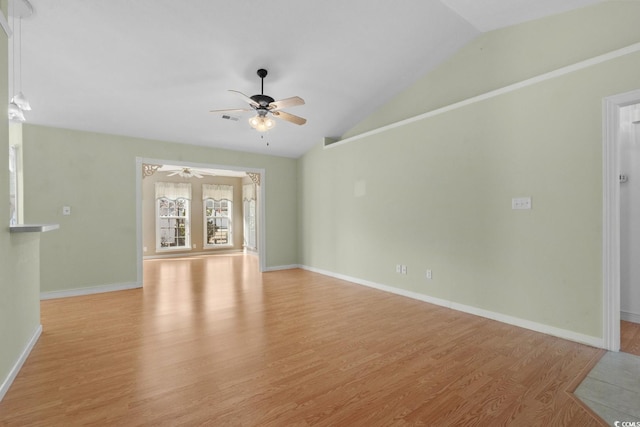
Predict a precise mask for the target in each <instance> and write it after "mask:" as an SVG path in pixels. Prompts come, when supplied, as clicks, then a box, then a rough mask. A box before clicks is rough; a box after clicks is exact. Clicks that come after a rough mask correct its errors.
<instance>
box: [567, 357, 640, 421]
mask: <svg viewBox="0 0 640 427" xmlns="http://www.w3.org/2000/svg"><path fill="white" fill-rule="evenodd" d="M574 394H575V395H576V396H577V397H578V398H579V399H580V400H582V401H583V402H584V403H585V404H587V406H589V407H590V408H591V409H592V410H593V411H594V412H595V413H596V414H598V415H600V417H601V418H602V419H603V420H605V421H606V422H607V423H609V425H611V426H614V425H616V424H615V422H616V421H620V422H624V421H632V422H633V421H635V422H636V423H638V425H640V356H634V355H632V354H628V353H614V352H607V353H606V354H605V355H604V356H603V357H602V359H600V361H599V362H598V363H597V364H596V366H594V368H593V369H592V370H591V372H589V374H588V375H587V377H586V378H585V379H584V380H583V381H582V383H580V385H579V386H578V388H577V389H576V391H575V393H574ZM618 425H621V424H618Z"/></svg>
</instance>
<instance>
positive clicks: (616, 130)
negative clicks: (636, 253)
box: [602, 90, 640, 351]
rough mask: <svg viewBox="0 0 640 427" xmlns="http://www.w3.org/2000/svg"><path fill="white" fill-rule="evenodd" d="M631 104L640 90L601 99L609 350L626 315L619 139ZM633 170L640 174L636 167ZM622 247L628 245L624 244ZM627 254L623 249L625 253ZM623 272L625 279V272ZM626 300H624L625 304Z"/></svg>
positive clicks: (605, 315)
mask: <svg viewBox="0 0 640 427" xmlns="http://www.w3.org/2000/svg"><path fill="white" fill-rule="evenodd" d="M635 104H640V90H636V91H632V92H627V93H624V94H619V95H614V96H611V97H608V98H605V99H604V101H603V130H604V135H603V169H602V170H603V248H602V249H603V250H602V272H603V344H604V348H606V349H607V350H610V351H619V350H620V329H621V327H620V326H621V321H626V320H624V319H621V317H625V316H627V315H626V314H625V316H621V276H622V275H623V274H622V268H626V265H627V263H626V260H625V262H624V263H623V262H622V256H623V253H622V250H623V247H622V246H621V243H625V244H626V243H627V242H626V241H624V242H623V241H622V238H621V230H622V227H623V226H626V225H623V220H626V216H627V213H625V215H624V217H621V210H622V209H621V206H622V205H621V204H622V198H621V186H622V185H624V184H626V182H624V181H625V178H626V180H627V182H628V180H629V174H630V172H624V171H623V166H622V161H621V157H622V155H621V149H622V147H623V146H624V145H626V144H627V142H626V141H624V142H623V137H625V134H624V133H625V131H624V129H625V127H627V126H628V125H631V124H628V123H625V124H624V125H623V123H622V121H623V120H625V121H628V117H629V116H630V111H631V110H632V106H634V105H635ZM633 126H640V125H637V124H633ZM625 162H626V160H625ZM625 165H626V163H625ZM635 172H636V173H638V176H639V177H640V170H636V171H635ZM625 191H626V190H625ZM627 202H628V201H627V200H625V203H627ZM625 209H627V207H626V206H625ZM625 232H626V231H625ZM625 239H627V237H626V236H625ZM624 250H625V251H628V250H629V248H628V247H627V246H625V248H624ZM628 255H629V254H628V253H627V252H625V253H624V256H625V257H626V256H628ZM624 274H625V280H627V277H626V276H628V272H627V271H625V273H624ZM639 295H640V293H639ZM625 298H627V296H626V295H625ZM626 304H627V301H625V307H626ZM639 304H640V302H639ZM631 314H632V313H631Z"/></svg>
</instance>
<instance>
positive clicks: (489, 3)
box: [8, 0, 603, 157]
mask: <svg viewBox="0 0 640 427" xmlns="http://www.w3.org/2000/svg"><path fill="white" fill-rule="evenodd" d="M18 1H21V0H18ZM29 1H30V3H31V4H32V5H33V7H34V9H35V14H33V15H32V16H30V17H28V18H24V19H23V20H22V43H21V44H22V82H21V84H20V82H18V85H19V86H21V89H22V91H23V92H24V94H25V95H26V96H27V98H28V99H29V101H30V103H31V106H32V108H33V110H32V111H30V112H27V121H28V122H29V123H35V124H41V125H46V126H54V127H63V128H70V129H79V130H87V131H95V132H103V133H110V134H117V135H127V136H134V137H141V138H149V139H155V140H163V141H174V142H180V143H189V144H197V145H204V146H211V147H222V148H228V149H232V150H240V151H249V152H257V153H266V154H273V155H280V156H288V157H298V156H300V155H302V154H304V153H305V152H306V151H307V150H309V148H310V147H311V146H313V145H315V144H318V143H320V142H321V141H322V138H323V137H339V136H340V135H342V134H343V133H344V132H345V131H347V130H348V129H350V128H351V127H353V126H354V125H355V124H357V123H358V122H359V121H360V120H362V119H363V118H364V117H366V116H367V115H368V114H369V113H371V112H373V111H374V110H375V109H376V108H378V107H379V106H381V105H382V104H384V103H385V102H386V101H388V100H389V99H391V97H393V96H394V95H395V94H397V93H399V92H400V91H401V90H403V89H405V88H406V87H408V86H409V85H410V84H411V83H413V82H414V81H416V80H417V79H418V78H419V77H420V76H422V75H424V74H425V73H427V72H428V71H429V70H430V69H432V68H434V67H435V66H437V65H438V64H439V63H440V62H442V61H443V60H444V59H446V58H447V57H449V56H451V55H452V54H453V53H455V52H456V50H458V49H459V48H460V47H462V46H463V45H465V44H466V43H468V42H469V41H471V40H473V39H474V38H475V37H477V36H478V35H480V34H481V33H482V32H485V31H491V30H493V29H497V28H501V27H505V26H509V25H514V24H517V23H521V22H524V21H528V20H531V19H536V18H540V17H543V16H546V15H551V14H556V13H560V12H564V11H567V10H570V9H573V8H578V7H583V6H587V5H590V4H593V3H597V2H599V1H603V0H482V1H480V0H440V1H438V0H406V1H404V0H403V1H399V2H398V1H395V2H392V1H388V0H349V1H344V0H323V1H315V2H311V1H303V0H269V1H267V0H227V1H219V0H179V1H178V0H108V1H106V0H29ZM8 19H9V23H10V24H12V23H13V18H12V17H11V16H10V17H9V18H8ZM18 21H19V20H16V22H18ZM258 68H266V69H267V70H268V71H269V74H268V76H267V77H266V79H265V81H264V91H265V94H268V95H270V96H272V97H273V98H275V99H282V98H287V97H291V96H295V95H297V96H300V97H302V98H304V100H305V101H306V104H305V105H302V106H297V107H293V108H290V109H284V111H288V112H290V113H293V114H296V115H299V116H302V117H305V118H306V119H307V120H308V122H307V124H305V125H304V126H297V125H295V124H291V123H288V122H285V121H278V122H277V126H276V128H275V129H273V130H271V131H269V132H268V133H265V134H261V133H258V132H257V131H255V130H253V129H251V128H250V127H249V124H248V122H247V121H248V119H249V117H251V116H252V114H250V113H233V114H231V116H232V117H233V118H237V119H238V120H229V119H223V118H222V114H213V113H210V112H209V110H212V109H220V108H243V107H245V106H246V105H247V104H246V103H245V102H244V101H243V99H242V98H241V97H240V96H238V95H237V94H234V93H232V92H229V91H228V90H229V89H234V90H238V91H240V92H243V93H245V94H247V95H253V94H258V93H260V79H259V78H258V76H257V75H256V70H257V69H258ZM267 143H268V145H267Z"/></svg>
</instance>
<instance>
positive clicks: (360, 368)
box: [0, 255, 604, 426]
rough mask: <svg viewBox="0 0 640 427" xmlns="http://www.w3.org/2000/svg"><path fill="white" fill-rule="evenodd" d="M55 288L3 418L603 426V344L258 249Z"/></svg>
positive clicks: (50, 422) (21, 421)
mask: <svg viewBox="0 0 640 427" xmlns="http://www.w3.org/2000/svg"><path fill="white" fill-rule="evenodd" d="M144 278H145V283H144V289H138V290H128V291H120V292H111V293H106V294H98V295H90V296H82V297H75V298H66V299H59V300H48V301H43V302H42V324H43V327H44V331H43V334H42V336H41V338H40V340H39V342H38V343H37V344H36V346H35V348H34V350H33V352H32V353H31V355H30V357H29V358H28V360H27V362H26V363H25V365H24V367H23V368H22V371H21V372H20V374H19V375H18V377H17V378H16V380H15V382H14V384H13V386H12V387H11V389H10V390H9V392H8V393H7V395H6V396H5V399H4V400H3V401H2V402H0V425H2V426H73V425H87V424H92V425H100V426H110V425H114V426H138V425H145V426H147V425H148V426H176V425H214V426H312V425H313V426H408V425H430V426H448V425H455V426H459V425H478V426H501V425H513V426H562V425H567V426H573V425H575V426H593V425H603V424H602V423H601V421H600V420H599V418H597V417H596V416H595V415H594V414H593V413H592V412H590V411H589V410H588V409H585V408H584V407H583V406H582V405H581V404H580V403H579V402H578V401H577V400H576V399H575V398H574V396H573V395H572V394H571V393H570V392H571V391H573V390H574V389H575V387H577V385H578V384H579V382H580V381H581V380H582V378H583V377H584V375H586V373H587V372H588V371H589V370H590V369H591V368H592V367H593V366H594V364H595V363H597V361H598V360H599V359H600V357H601V356H602V354H603V353H604V351H602V350H599V349H595V348H592V347H588V346H584V345H580V344H576V343H573V342H569V341H565V340H562V339H559V338H554V337H550V336H546V335H543V334H540V333H536V332H532V331H528V330H525V329H520V328H517V327H513V326H509V325H505V324H501V323H498V322H495V321H491V320H488V319H484V318H480V317H475V316H472V315H469V314H464V313H460V312H456V311H452V310H449V309H445V308H442V307H438V306H433V305H430V304H426V303H423V302H420V301H415V300H412V299H409V298H404V297H401V296H397V295H392V294H388V293H384V292H381V291H377V290H374V289H369V288H366V287H362V286H359V285H355V284H352V283H348V282H344V281H340V280H337V279H333V278H329V277H326V276H322V275H319V274H316V273H311V272H308V271H303V270H287V271H277V272H270V273H266V274H260V273H259V272H258V267H257V262H256V259H255V258H254V257H252V256H250V255H225V256H207V257H195V258H191V259H186V258H185V259H165V260H149V261H145V263H144Z"/></svg>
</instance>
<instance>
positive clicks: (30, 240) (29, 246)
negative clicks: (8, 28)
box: [0, 0, 40, 385]
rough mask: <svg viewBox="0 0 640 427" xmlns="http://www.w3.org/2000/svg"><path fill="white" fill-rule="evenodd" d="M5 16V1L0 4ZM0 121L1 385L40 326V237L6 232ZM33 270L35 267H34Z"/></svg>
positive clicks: (0, 83) (0, 49)
mask: <svg viewBox="0 0 640 427" xmlns="http://www.w3.org/2000/svg"><path fill="white" fill-rule="evenodd" d="M0 4H1V7H2V10H3V11H4V14H5V16H6V13H7V8H6V5H7V4H6V1H4V0H3V1H2V2H0ZM7 58H8V54H7V37H6V35H5V33H4V32H3V31H2V30H0V99H3V100H7V99H8V93H7V87H8V84H7V69H8V64H7ZM3 111H4V114H5V117H4V118H3V119H2V120H0V146H1V147H2V148H0V165H3V166H2V167H0V203H4V205H3V206H2V207H1V208H0V385H2V384H3V383H4V382H5V380H6V379H7V377H8V376H9V374H10V373H11V371H12V369H13V368H14V366H15V364H16V362H18V360H19V358H20V355H21V354H22V352H23V351H24V350H25V348H26V347H27V344H28V343H29V340H30V339H31V338H32V337H33V336H34V333H35V332H36V330H37V328H38V326H39V325H40V301H39V271H38V268H37V266H38V257H39V249H38V245H39V238H40V236H39V235H38V234H36V233H19V234H11V233H9V171H8V168H7V165H8V164H9V128H8V121H7V119H6V109H4V110H3ZM34 267H35V268H34Z"/></svg>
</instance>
